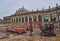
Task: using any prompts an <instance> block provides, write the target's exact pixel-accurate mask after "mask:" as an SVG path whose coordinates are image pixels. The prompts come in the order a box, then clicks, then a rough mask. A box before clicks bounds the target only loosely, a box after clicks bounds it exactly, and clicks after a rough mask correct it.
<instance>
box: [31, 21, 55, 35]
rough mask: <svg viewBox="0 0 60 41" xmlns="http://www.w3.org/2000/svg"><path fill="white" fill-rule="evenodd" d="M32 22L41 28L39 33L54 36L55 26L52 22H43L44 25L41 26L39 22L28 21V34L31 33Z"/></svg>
mask: <svg viewBox="0 0 60 41" xmlns="http://www.w3.org/2000/svg"><path fill="white" fill-rule="evenodd" d="M32 24H37V25H38V26H39V28H40V30H41V32H40V35H42V36H56V34H55V28H54V24H53V23H52V24H47V23H46V24H45V26H42V24H41V23H39V22H30V35H32V32H33V27H32Z"/></svg>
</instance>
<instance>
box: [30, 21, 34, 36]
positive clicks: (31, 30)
mask: <svg viewBox="0 0 60 41" xmlns="http://www.w3.org/2000/svg"><path fill="white" fill-rule="evenodd" d="M32 32H33V28H32V22H31V23H30V36H32Z"/></svg>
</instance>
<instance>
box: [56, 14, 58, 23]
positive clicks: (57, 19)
mask: <svg viewBox="0 0 60 41" xmlns="http://www.w3.org/2000/svg"><path fill="white" fill-rule="evenodd" d="M56 21H57V22H58V14H56Z"/></svg>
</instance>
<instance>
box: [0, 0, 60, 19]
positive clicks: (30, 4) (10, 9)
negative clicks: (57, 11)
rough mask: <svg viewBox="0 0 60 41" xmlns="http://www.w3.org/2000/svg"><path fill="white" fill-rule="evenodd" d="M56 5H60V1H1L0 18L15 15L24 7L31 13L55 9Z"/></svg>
mask: <svg viewBox="0 0 60 41" xmlns="http://www.w3.org/2000/svg"><path fill="white" fill-rule="evenodd" d="M56 3H58V4H59V5H60V0H0V18H3V17H4V16H9V15H12V14H14V13H15V12H16V10H18V9H19V8H21V7H22V6H24V7H25V8H26V9H28V10H30V11H31V10H32V9H33V10H36V9H37V8H38V9H39V10H41V9H42V7H44V8H45V9H46V8H48V6H49V5H50V6H51V7H55V6H56Z"/></svg>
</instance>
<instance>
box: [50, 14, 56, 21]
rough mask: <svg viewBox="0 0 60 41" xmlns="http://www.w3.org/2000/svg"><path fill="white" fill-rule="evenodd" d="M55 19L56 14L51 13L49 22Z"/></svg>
mask: <svg viewBox="0 0 60 41" xmlns="http://www.w3.org/2000/svg"><path fill="white" fill-rule="evenodd" d="M55 21H56V14H52V15H51V22H55Z"/></svg>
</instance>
